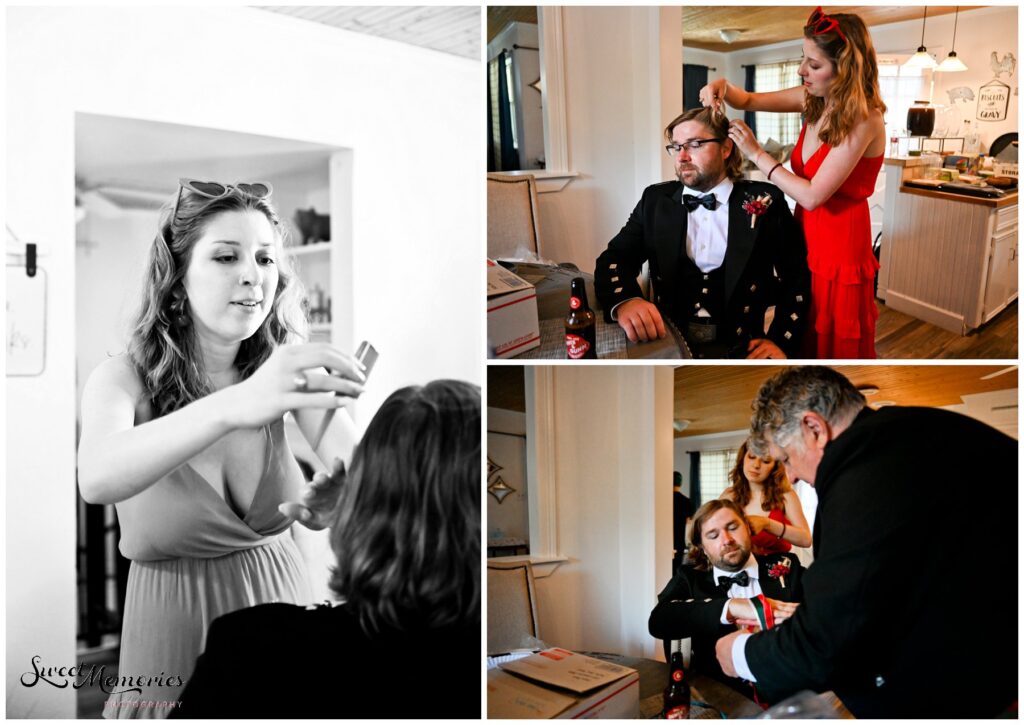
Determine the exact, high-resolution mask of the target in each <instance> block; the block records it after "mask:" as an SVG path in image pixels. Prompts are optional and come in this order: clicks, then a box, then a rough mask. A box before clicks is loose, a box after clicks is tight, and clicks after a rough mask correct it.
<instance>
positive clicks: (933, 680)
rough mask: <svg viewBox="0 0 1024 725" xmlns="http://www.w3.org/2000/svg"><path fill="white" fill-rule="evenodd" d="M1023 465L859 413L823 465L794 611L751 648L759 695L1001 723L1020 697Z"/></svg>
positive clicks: (947, 431)
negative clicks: (833, 698)
mask: <svg viewBox="0 0 1024 725" xmlns="http://www.w3.org/2000/svg"><path fill="white" fill-rule="evenodd" d="M1017 460H1018V446H1017V442H1016V441H1014V440H1013V439H1011V438H1009V437H1008V436H1005V435H1003V434H1002V433H1000V432H998V431H996V430H994V429H993V428H989V427H988V426H986V425H984V424H982V423H979V422H978V421H976V420H973V419H971V418H967V417H966V416H962V415H958V414H956V413H951V412H948V411H944V410H938V409H932V408H899V407H890V408H882V409H881V410H878V411H872V410H870V409H864V410H863V411H862V412H861V413H860V414H859V415H858V417H857V418H856V419H855V420H854V422H853V423H852V424H851V426H850V427H849V428H847V429H846V430H845V431H843V432H842V433H840V434H839V436H838V437H836V438H835V440H833V441H832V442H830V443H829V444H828V445H827V446H826V447H825V451H824V455H823V457H822V459H821V462H820V463H819V464H818V468H817V471H816V474H815V482H814V483H815V489H816V490H817V493H818V509H817V516H816V518H815V522H814V537H813V538H814V553H815V559H814V565H813V566H811V567H809V568H808V569H807V572H806V573H805V575H804V576H803V580H802V587H803V604H802V605H801V606H800V607H799V609H798V610H797V612H796V614H795V615H794V616H793V617H791V618H790V619H789V620H787V622H786V626H784V627H779V628H778V629H775V630H771V631H769V632H766V633H764V634H756V635H754V636H753V637H751V638H750V639H748V640H747V643H746V648H745V650H744V653H745V655H746V658H747V664H748V665H749V666H750V671H751V672H752V673H753V674H754V677H755V678H756V679H757V688H758V691H759V692H762V693H765V694H766V695H767V696H769V697H771V698H773V699H776V700H777V699H779V698H781V697H785V696H788V695H790V694H793V693H794V692H797V691H799V690H802V689H812V690H818V691H823V690H828V689H832V690H834V691H835V692H836V694H837V695H838V696H839V698H840V699H841V700H842V701H843V703H844V704H845V705H846V707H847V708H849V709H850V711H851V712H852V713H853V714H854V715H856V716H857V717H870V718H876V717H915V718H928V719H932V718H951V717H970V718H989V717H994V716H996V715H997V714H1000V713H1003V712H1006V711H1007V709H1008V708H1009V707H1010V706H1011V704H1012V703H1014V702H1015V701H1016V700H1017V697H1018V692H1017V621H1018V617H1017V546H1018V544H1017V506H1016V497H1017V495H1018V493H1017ZM979 485H981V486H984V488H985V490H986V492H987V493H976V492H975V491H977V488H978V486H979ZM972 489H973V490H972ZM1014 717H1015V715H1014Z"/></svg>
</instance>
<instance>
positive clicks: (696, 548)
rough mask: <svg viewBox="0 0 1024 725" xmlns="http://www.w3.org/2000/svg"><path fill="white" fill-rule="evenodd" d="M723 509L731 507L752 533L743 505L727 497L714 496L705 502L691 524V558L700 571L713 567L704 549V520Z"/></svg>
mask: <svg viewBox="0 0 1024 725" xmlns="http://www.w3.org/2000/svg"><path fill="white" fill-rule="evenodd" d="M722 509H729V510H730V511H732V512H733V513H734V514H736V515H737V516H738V517H739V519H740V521H742V522H743V525H744V526H746V527H747V535H748V536H749V535H750V522H749V521H747V515H746V514H745V513H744V512H743V507H742V506H740V505H739V504H738V503H736V502H735V501H731V500H729V499H727V498H713V499H711V500H710V501H708V502H707V503H705V504H704V505H703V506H701V507H700V508H699V509H697V511H696V512H695V513H694V514H693V524H692V525H691V526H690V559H691V560H692V561H693V562H694V564H693V566H694V568H695V569H697V570H698V571H707V570H708V569H710V568H711V560H710V559H708V555H707V553H705V551H704V543H703V540H702V539H701V536H702V534H703V531H704V522H706V521H707V520H708V519H709V518H711V517H712V516H714V515H715V514H716V513H718V512H719V511H721V510H722Z"/></svg>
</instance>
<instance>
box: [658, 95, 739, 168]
mask: <svg viewBox="0 0 1024 725" xmlns="http://www.w3.org/2000/svg"><path fill="white" fill-rule="evenodd" d="M687 121H696V122H697V123H699V124H701V125H703V126H704V127H705V128H706V129H707V130H708V131H709V132H710V133H711V135H712V137H714V138H720V139H723V141H722V147H723V148H725V145H726V144H729V147H730V148H731V149H732V151H730V152H729V155H728V156H727V157H726V158H725V159H724V161H723V163H724V164H725V174H726V176H728V177H729V178H730V179H732V180H733V181H735V180H736V179H739V178H741V177H742V176H743V171H742V169H741V167H742V166H743V154H741V153H740V152H739V149H737V148H736V144H734V143H733V141H732V139H731V138H729V119H728V118H727V117H726V115H725V114H724V113H718V112H716V111H715V110H714V109H712V108H691V109H690V110H689V111H683V112H682V113H680V114H679V115H678V116H676V117H675V118H673V119H672V120H671V121H669V124H668V126H666V127H665V140H666V141H668V142H669V143H672V132H673V131H674V130H675V128H676V126H678V125H679V124H681V123H686V122H687Z"/></svg>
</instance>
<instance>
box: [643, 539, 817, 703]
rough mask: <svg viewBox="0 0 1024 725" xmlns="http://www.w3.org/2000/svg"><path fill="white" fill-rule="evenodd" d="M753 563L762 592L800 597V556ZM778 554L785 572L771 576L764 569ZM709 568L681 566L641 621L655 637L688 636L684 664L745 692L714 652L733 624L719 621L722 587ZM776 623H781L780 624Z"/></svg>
mask: <svg viewBox="0 0 1024 725" xmlns="http://www.w3.org/2000/svg"><path fill="white" fill-rule="evenodd" d="M754 558H755V559H757V568H758V583H759V584H760V585H761V592H762V594H764V595H765V596H766V597H771V598H772V599H778V600H781V601H783V602H799V601H800V600H801V594H802V591H803V590H802V587H801V578H802V575H803V572H804V569H803V567H802V566H801V565H800V560H799V559H798V558H797V556H796V554H793V553H792V552H790V553H786V554H772V555H771V556H755V557H754ZM783 559H788V561H789V566H790V573H789V574H788V575H786V576H784V577H781V578H773V577H771V576H769V575H768V571H769V570H770V569H771V567H773V566H774V565H775V564H777V563H779V562H781V561H782V560H783ZM711 575H712V571H711V570H710V569H709V570H708V571H700V570H698V569H695V568H694V567H692V566H683V567H680V568H679V572H678V573H677V574H676V575H675V576H674V577H673V578H672V581H670V582H669V583H668V586H666V587H665V589H664V590H663V591H662V592H661V594H659V595H658V606H656V607H655V608H654V611H653V612H651V617H650V619H649V620H648V622H647V628H648V629H649V630H650V633H651V634H652V635H653V636H655V637H657V638H658V639H664V640H673V639H684V638H686V637H690V638H691V645H692V656H691V658H690V664H691V666H692V667H694V668H695V669H696V670H697V671H698V672H700V673H701V674H704V675H707V676H709V677H714V678H715V679H716V680H719V681H721V682H724V683H725V684H727V685H729V686H730V687H732V688H734V689H736V690H738V691H740V692H742V693H743V694H745V695H748V696H749V695H750V685H748V684H746V683H744V682H743V681H742V680H740V679H739V678H736V677H728V676H727V675H726V674H725V673H724V672H722V668H721V666H720V665H719V664H718V659H717V658H716V657H715V643H716V642H717V641H718V640H719V639H721V638H722V637H724V636H725V635H727V634H729V633H731V632H735V631H736V627H735V626H734V625H727V624H722V621H721V617H722V609H723V607H725V602H726V600H728V599H729V597H728V596H727V595H726V592H727V591H728V590H727V589H726V588H724V587H719V586H718V583H717V582H714V581H712V576H711ZM780 626H781V625H780Z"/></svg>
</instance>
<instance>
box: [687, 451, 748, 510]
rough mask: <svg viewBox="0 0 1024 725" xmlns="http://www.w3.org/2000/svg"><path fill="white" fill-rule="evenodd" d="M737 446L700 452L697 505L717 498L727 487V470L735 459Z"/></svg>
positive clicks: (729, 469)
mask: <svg viewBox="0 0 1024 725" xmlns="http://www.w3.org/2000/svg"><path fill="white" fill-rule="evenodd" d="M737 450H738V449H737V448H725V449H721V450H717V451H703V452H702V453H701V454H700V501H699V502H698V503H697V505H698V506H700V505H702V504H704V503H706V502H708V501H711V500H712V499H716V498H719V497H720V496H721V495H722V491H724V490H725V489H727V488H728V487H729V471H731V470H732V465H733V462H734V461H735V460H736V451H737Z"/></svg>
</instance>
